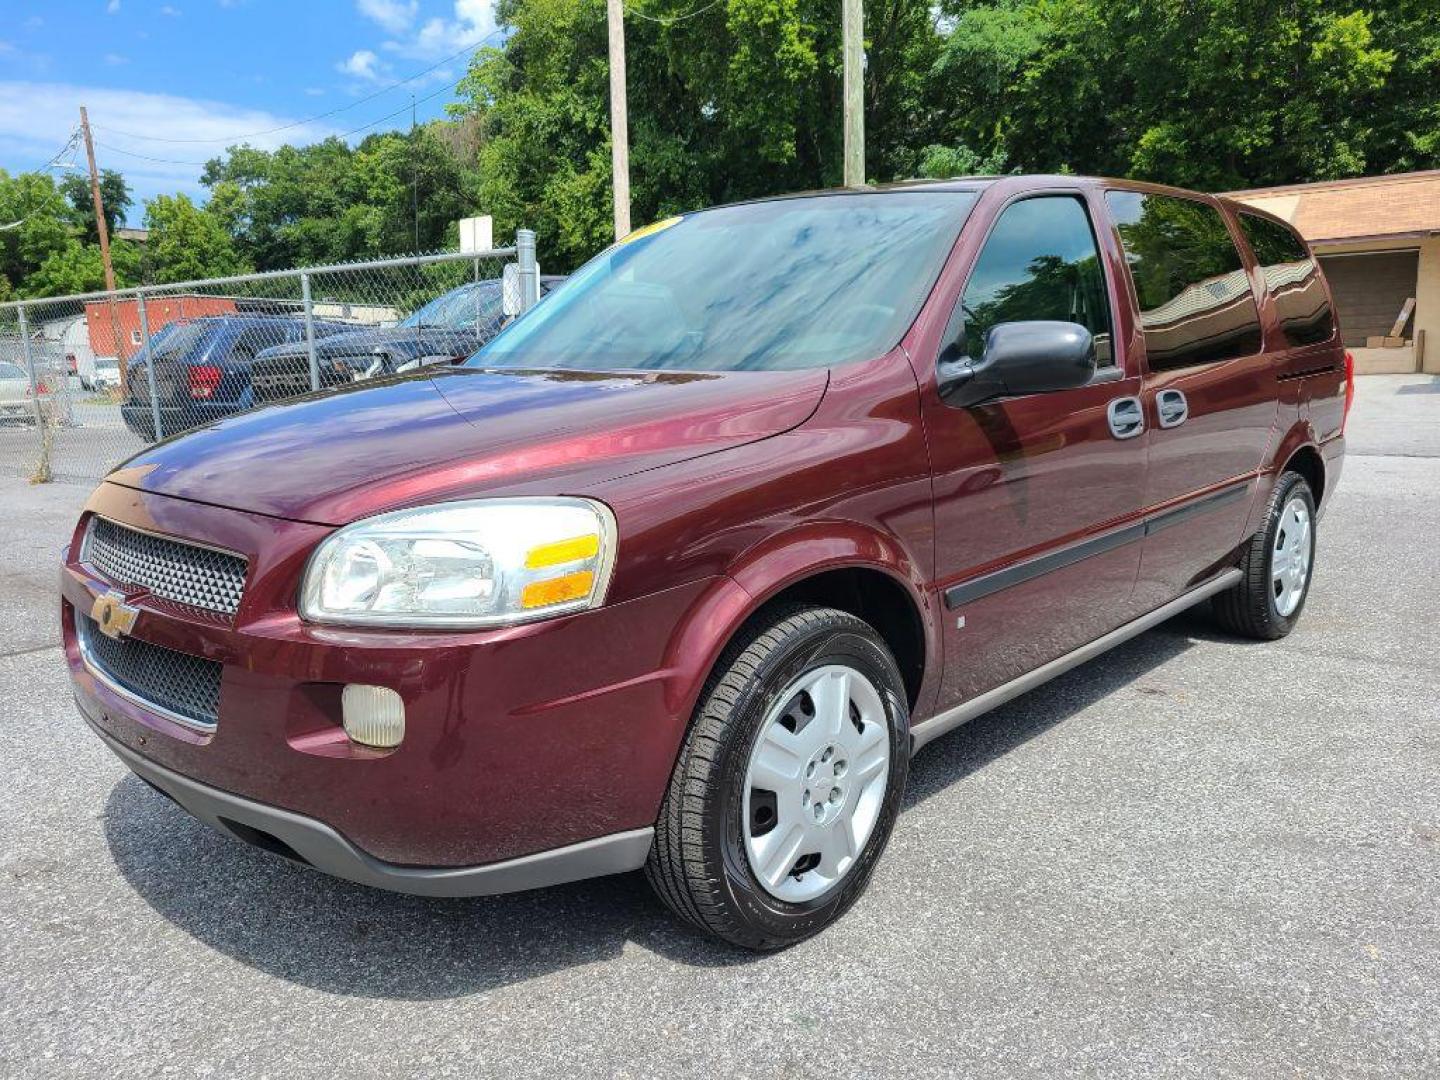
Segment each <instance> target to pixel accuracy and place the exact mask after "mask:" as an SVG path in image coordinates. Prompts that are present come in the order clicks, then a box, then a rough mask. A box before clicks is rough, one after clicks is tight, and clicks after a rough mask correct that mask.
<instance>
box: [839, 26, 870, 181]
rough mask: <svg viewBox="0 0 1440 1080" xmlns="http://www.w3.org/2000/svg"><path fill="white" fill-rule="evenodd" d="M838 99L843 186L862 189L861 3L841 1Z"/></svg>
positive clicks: (863, 64) (863, 142) (863, 100)
mask: <svg viewBox="0 0 1440 1080" xmlns="http://www.w3.org/2000/svg"><path fill="white" fill-rule="evenodd" d="M840 37H841V41H842V45H841V53H842V55H843V57H844V61H845V69H844V75H843V76H842V84H841V87H842V88H841V97H842V99H843V101H844V116H845V121H844V123H845V155H844V156H845V186H846V187H864V186H865V15H864V10H863V8H862V7H861V0H840Z"/></svg>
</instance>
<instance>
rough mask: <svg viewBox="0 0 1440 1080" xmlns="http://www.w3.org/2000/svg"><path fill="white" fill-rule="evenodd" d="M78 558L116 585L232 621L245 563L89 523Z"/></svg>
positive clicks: (242, 587) (159, 538)
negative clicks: (218, 615)
mask: <svg viewBox="0 0 1440 1080" xmlns="http://www.w3.org/2000/svg"><path fill="white" fill-rule="evenodd" d="M81 558H82V559H83V560H84V561H85V562H87V563H89V564H90V565H91V566H93V567H94V568H95V569H96V570H98V571H100V573H102V574H104V575H105V576H106V577H107V578H109V579H110V580H111V581H113V582H114V583H115V584H117V585H121V586H131V587H136V588H141V589H146V590H148V591H149V592H151V593H153V594H154V595H156V596H159V597H163V598H164V599H166V600H173V601H174V602H175V603H177V604H188V605H189V606H190V607H197V608H203V609H204V610H206V611H214V612H218V613H219V614H221V615H232V616H233V615H234V614H235V611H236V609H237V608H239V606H240V596H241V594H242V593H243V592H244V590H245V560H244V559H242V558H241V557H240V556H239V555H231V554H229V553H228V552H224V551H216V550H215V549H214V548H208V547H200V546H199V545H196V544H187V543H184V542H183V541H180V540H171V539H168V538H166V537H163V536H156V535H154V534H153V533H147V532H141V531H140V530H138V529H130V528H127V527H126V526H124V525H117V524H115V522H113V521H108V520H106V519H105V518H102V517H92V518H91V519H90V528H89V530H88V531H87V532H86V534H85V546H84V548H83V550H82V553H81Z"/></svg>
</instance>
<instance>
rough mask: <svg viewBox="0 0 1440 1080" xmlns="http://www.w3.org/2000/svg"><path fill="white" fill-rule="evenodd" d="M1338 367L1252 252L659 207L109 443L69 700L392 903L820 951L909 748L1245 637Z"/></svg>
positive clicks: (889, 815) (1272, 261) (74, 545)
mask: <svg viewBox="0 0 1440 1080" xmlns="http://www.w3.org/2000/svg"><path fill="white" fill-rule="evenodd" d="M1351 387H1352V381H1351V377H1350V370H1349V364H1348V361H1347V359H1346V356H1345V354H1344V353H1343V351H1342V348H1341V344H1340V337H1339V334H1338V333H1337V330H1336V325H1335V318H1334V314H1333V310H1332V306H1331V300H1330V296H1329V292H1328V289H1327V287H1326V284H1325V281H1324V278H1323V276H1322V275H1321V272H1320V268H1319V266H1318V264H1317V263H1316V261H1315V259H1314V257H1313V255H1312V254H1311V253H1310V252H1309V251H1308V249H1307V248H1306V246H1305V244H1304V242H1303V241H1302V240H1301V239H1300V238H1299V237H1298V236H1297V235H1296V234H1295V233H1294V232H1293V231H1292V230H1291V229H1290V228H1289V226H1287V225H1286V224H1285V223H1284V222H1283V221H1280V220H1278V219H1276V218H1274V217H1271V216H1269V215H1266V214H1264V213H1262V212H1260V211H1256V210H1252V209H1249V208H1247V207H1244V206H1241V205H1238V204H1235V203H1230V202H1227V201H1225V200H1219V199H1215V198H1212V197H1210V196H1206V195H1196V194H1192V193H1188V192H1183V191H1176V190H1172V189H1168V188H1161V187H1156V186H1152V185H1145V184H1136V183H1128V182H1122V181H1110V180H1092V179H1081V178H1076V177H1060V176H1054V177H1046V176H1042V177H1006V178H1003V179H975V180H963V179H962V180H954V181H947V182H941V183H917V184H905V185H899V186H896V187H892V188H887V189H884V190H862V191H843V192H842V191H837V192H826V193H821V194H814V195H800V196H794V197H789V198H777V199H769V200H764V201H759V202H752V203H746V204H742V205H736V206H727V207H720V208H717V209H711V210H705V211H701V212H698V213H692V214H686V215H684V216H681V217H677V218H673V219H670V220H668V221H663V222H660V223H658V224H656V225H653V226H651V227H649V228H647V229H642V230H640V231H638V232H636V233H634V234H632V235H631V236H630V237H629V238H627V239H626V240H625V241H623V242H621V243H619V244H617V245H615V246H614V247H612V248H610V249H609V250H607V251H605V252H603V253H602V254H600V255H598V256H597V257H596V258H594V259H593V260H591V261H590V262H589V263H588V264H586V266H585V267H583V268H582V269H581V270H580V271H579V272H578V273H577V274H576V275H575V276H573V277H572V278H571V279H570V280H569V282H568V283H567V284H565V285H564V286H563V287H562V288H560V289H559V290H557V291H556V292H555V293H554V294H553V295H552V296H551V297H550V298H549V299H547V300H546V302H545V303H544V304H541V305H540V306H538V307H536V308H535V309H534V310H533V311H531V312H529V313H528V314H527V315H526V316H525V317H523V318H522V319H520V320H518V321H517V322H516V323H514V324H513V325H512V326H511V327H509V328H508V329H507V330H506V331H505V332H503V333H502V334H500V335H499V336H498V337H497V338H495V339H494V340H493V341H491V342H490V343H489V344H488V345H486V346H485V347H484V348H482V349H481V350H480V352H479V353H477V354H476V355H475V356H474V357H473V358H471V359H470V360H469V361H468V362H467V363H466V364H465V365H464V366H461V367H458V368H449V369H444V370H439V369H427V370H426V371H423V372H419V373H416V374H415V375H413V376H407V377H400V378H394V379H390V380H388V381H382V382H378V383H366V384H361V385H358V386H355V387H353V388H345V389H336V390H329V391H322V392H320V393H318V394H313V395H310V396H308V397H306V398H302V399H299V400H297V401H293V402H289V403H286V404H282V405H276V406H272V407H270V408H266V409H262V410H260V411H257V412H252V413H249V414H247V415H243V416H236V417H232V418H229V419H226V420H223V421H220V422H217V423H215V424H213V425H212V426H210V427H207V428H204V429H202V430H199V431H196V432H193V433H192V434H189V435H187V436H184V437H182V438H179V439H176V440H172V441H170V442H167V443H163V444H160V445H157V446H155V447H152V448H150V449H148V450H146V451H145V452H143V453H142V454H140V455H139V456H137V457H135V458H133V459H131V460H130V461H129V462H127V463H126V464H125V465H123V466H122V467H120V468H118V469H116V470H115V471H114V472H113V473H112V474H111V475H110V476H109V477H107V478H106V480H105V482H104V483H103V484H101V485H100V487H99V489H98V490H97V491H96V492H95V494H94V495H93V496H92V497H91V499H90V501H89V503H88V505H87V506H86V509H85V512H84V514H83V515H82V517H81V519H80V521H79V523H78V525H77V527H76V530H75V533H74V537H73V539H72V541H71V543H70V544H69V546H68V548H67V551H66V553H65V565H64V570H63V573H62V575H61V577H62V581H61V585H62V593H63V603H62V617H63V622H64V636H65V649H66V655H67V658H68V660H69V666H70V671H71V674H72V677H73V679H74V686H75V692H76V697H77V699H78V701H79V704H80V708H81V710H82V712H83V713H84V715H85V717H86V719H87V720H88V721H89V722H90V724H91V725H92V726H93V727H94V729H95V730H96V732H97V733H98V734H99V736H100V737H101V738H102V739H103V740H104V741H105V743H106V744H107V745H108V746H109V747H110V748H111V749H112V750H114V752H115V753H116V754H118V755H119V756H120V757H121V758H122V759H123V760H124V762H125V763H126V764H127V765H128V766H129V767H130V768H131V769H133V770H134V771H135V772H136V773H137V774H139V776H140V777H141V778H143V779H144V780H146V781H147V782H149V783H150V784H152V785H153V786H154V787H156V788H157V789H159V790H160V791H161V792H163V793H164V794H166V795H167V796H169V797H170V798H172V799H173V800H174V801H175V802H177V803H179V804H180V805H181V806H182V807H184V808H185V809H186V810H187V811H189V812H190V813H192V814H194V815H195V816H196V817H198V818H200V819H202V820H203V821H206V822H208V823H210V824H211V825H214V826H216V827H218V828H220V829H222V830H224V831H225V832H227V833H230V834H231V835H233V836H236V837H238V838H240V839H242V840H245V841H247V842H249V843H251V844H253V845H256V846H258V847H262V848H265V849H267V850H269V851H272V852H275V853H278V854H280V855H283V856H285V857H287V858H289V859H292V860H294V861H296V862H300V863H304V864H306V865H308V866H311V867H315V868H317V869H320V870H323V871H326V872H328V873H330V874H334V875H337V876H339V877H343V878H348V879H350V880H352V881H357V882H362V883H364V884H367V885H375V886H380V887H383V888H389V889H396V890H401V891H405V892H412V893H420V894H425V895H430V896H462V895H476V894H484V893H494V892H501V891H506V890H513V889H526V888H532V887H536V886H543V885H549V884H553V883H556V882H563V881H572V880H575V879H579V878H584V877H588V876H592V875H597V874H606V873H613V872H617V871H627V870H635V869H639V868H641V867H643V868H645V871H646V873H647V874H648V876H649V878H650V880H651V882H652V883H653V884H654V886H655V888H656V890H657V891H658V892H659V894H660V896H661V897H662V898H663V899H664V900H665V902H666V903H667V904H669V905H670V906H671V907H672V908H673V909H674V910H675V911H676V912H677V913H679V914H680V915H682V916H683V917H685V918H686V919H688V920H690V921H691V922H693V923H694V924H696V925H697V926H699V927H701V928H703V929H705V930H707V931H710V932H712V933H714V934H717V935H719V936H721V937H723V938H725V939H727V940H729V941H731V942H735V943H738V944H740V945H743V946H748V947H751V948H756V949H769V948H776V947H780V946H784V945H787V944H790V943H793V942H795V941H798V940H800V939H802V938H804V937H806V936H807V935H810V934H813V933H815V932H816V931H818V930H819V929H821V928H822V927H824V926H825V925H826V924H827V923H829V922H831V921H832V920H834V919H835V918H837V917H838V916H839V915H840V914H841V913H842V912H844V911H845V909H846V908H847V907H848V906H849V905H850V904H851V903H853V902H854V901H855V899H856V897H857V896H858V895H859V894H860V892H861V891H862V890H863V889H864V887H865V884H866V881H867V879H868V878H869V876H870V874H871V872H872V870H873V869H874V865H875V862H876V860H877V859H878V858H879V856H880V853H881V851H882V850H883V848H884V846H885V843H886V840H887V839H888V837H889V835H890V831H891V828H892V826H893V825H894V822H895V817H896V813H897V810H898V808H899V806H900V802H901V796H902V793H903V789H904V786H905V780H906V773H907V770H908V765H909V760H910V757H911V755H912V754H913V753H914V752H915V751H916V750H918V749H919V748H920V747H922V746H924V745H925V744H926V743H928V742H930V741H931V740H932V739H934V738H936V737H937V736H939V735H942V734H944V733H945V732H947V731H949V730H951V729H952V728H954V727H956V726H957V725H959V724H962V723H964V722H965V721H967V720H969V719H970V718H972V717H974V716H976V715H978V714H980V713H982V712H984V711H985V710H986V709H989V708H991V707H993V706H995V705H997V704H999V703H1001V702H1004V701H1006V700H1008V699H1010V698H1013V697H1015V696H1016V695H1017V694H1019V693H1021V692H1023V691H1025V690H1027V689H1029V688H1031V687H1033V686H1036V685H1038V684H1039V683H1041V682H1043V681H1044V680H1046V679H1048V678H1051V677H1053V676H1055V675H1058V674H1060V673H1061V672H1063V671H1066V670H1067V669H1069V668H1072V667H1074V666H1075V665H1076V664H1079V663H1081V662H1083V661H1085V660H1088V659H1090V658H1091V657H1094V656H1097V655H1098V654H1100V653H1101V652H1103V651H1104V650H1106V649H1107V648H1109V647H1110V646H1112V645H1115V644H1117V643H1119V642H1121V641H1124V640H1125V639H1127V638H1129V637H1131V636H1133V635H1135V634H1138V633H1140V632H1141V631H1143V630H1145V629H1146V628H1148V627H1152V626H1154V625H1156V624H1157V623H1159V622H1161V621H1162V620H1164V619H1167V618H1169V617H1170V616H1172V615H1174V614H1175V613H1177V612H1179V611H1181V610H1183V609H1185V608H1188V607H1190V606H1191V605H1193V604H1197V603H1199V602H1201V601H1207V600H1208V601H1209V603H1210V606H1211V607H1212V608H1213V610H1214V613H1215V615H1216V617H1217V618H1218V619H1219V621H1220V622H1221V623H1222V624H1223V625H1224V626H1226V627H1228V628H1229V629H1230V630H1232V631H1234V632H1236V633H1239V634H1242V635H1245V636H1248V637H1256V638H1278V637H1281V636H1282V635H1284V634H1286V633H1288V632H1289V631H1290V629H1291V627H1293V626H1294V624H1295V622H1296V620H1297V619H1298V618H1299V616H1300V612H1301V610H1302V608H1303V607H1304V604H1305V596H1306V591H1307V589H1308V587H1309V584H1310V576H1311V569H1312V564H1313V555H1314V550H1315V523H1316V519H1317V517H1318V515H1319V512H1320V510H1321V509H1322V508H1323V507H1324V505H1325V502H1326V500H1327V498H1328V497H1329V495H1330V493H1331V492H1333V491H1334V489H1335V483H1336V480H1337V478H1338V476H1339V473H1340V466H1341V455H1342V453H1343V447H1344V440H1343V437H1342V430H1343V427H1344V422H1345V413H1346V410H1347V407H1348V405H1349V401H1350V396H1351Z"/></svg>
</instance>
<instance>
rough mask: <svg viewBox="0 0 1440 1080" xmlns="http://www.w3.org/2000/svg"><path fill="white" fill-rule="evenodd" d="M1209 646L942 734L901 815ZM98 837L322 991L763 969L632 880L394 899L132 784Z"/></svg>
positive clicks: (134, 879) (1132, 664)
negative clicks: (681, 969) (643, 956)
mask: <svg viewBox="0 0 1440 1080" xmlns="http://www.w3.org/2000/svg"><path fill="white" fill-rule="evenodd" d="M1208 636H1210V632H1209V630H1208V627H1207V626H1206V624H1205V623H1204V622H1203V620H1202V619H1201V617H1200V616H1197V615H1194V614H1187V615H1182V616H1180V617H1178V618H1177V619H1174V620H1171V621H1170V622H1169V623H1166V624H1164V625H1163V626H1161V627H1159V628H1157V629H1156V630H1153V631H1151V632H1149V633H1147V634H1144V635H1142V636H1141V637H1139V638H1137V639H1136V640H1134V641H1132V642H1129V643H1127V644H1126V645H1123V646H1121V647H1119V648H1118V649H1115V650H1114V651H1112V652H1111V653H1109V654H1108V655H1107V656H1105V657H1102V658H1100V659H1099V660H1096V661H1092V662H1091V663H1089V664H1086V665H1083V666H1082V667H1080V668H1078V669H1077V670H1075V671H1072V672H1070V673H1068V674H1066V675H1064V676H1062V677H1060V678H1059V679H1056V680H1055V681H1053V682H1051V683H1049V684H1048V685H1046V686H1044V687H1041V688H1040V689H1038V690H1035V691H1032V692H1031V693H1029V694H1026V695H1025V696H1023V697H1021V698H1018V699H1016V700H1015V701H1013V702H1011V703H1010V704H1008V705H1005V706H1003V707H1002V708H1000V709H997V710H995V711H993V712H991V713H989V714H987V715H985V716H982V717H980V718H979V719H977V720H975V721H973V722H972V723H970V724H968V725H966V726H965V727H963V728H961V729H959V730H958V731H956V732H954V733H952V734H950V735H947V736H946V737H945V738H943V739H941V740H939V741H938V742H936V743H935V744H933V746H932V747H931V748H929V749H927V750H926V751H925V752H924V753H922V754H920V755H919V756H918V757H917V758H916V759H915V762H914V765H913V767H912V769H911V773H910V786H909V791H908V793H907V796H906V800H905V805H906V806H907V807H908V806H913V805H916V804H917V803H919V802H922V801H923V800H925V799H927V798H929V797H930V796H931V795H934V794H935V793H937V792H939V791H942V790H944V789H945V788H946V787H948V786H950V785H952V784H955V783H958V782H960V781H962V780H964V779H965V777H966V776H968V775H970V774H971V773H972V772H975V771H976V770H978V769H981V768H983V767H984V766H985V765H986V764H987V763H988V762H990V761H993V760H995V759H996V758H998V757H1001V756H1002V755H1004V754H1006V753H1008V752H1009V751H1011V750H1013V749H1015V748H1016V747H1018V746H1020V745H1022V744H1023V743H1025V742H1027V741H1028V740H1030V739H1032V738H1034V737H1035V736H1037V735H1039V734H1042V733H1043V732H1045V731H1047V730H1049V729H1050V728H1052V727H1054V726H1055V725H1056V724H1059V723H1061V722H1062V721H1064V720H1065V719H1067V718H1068V717H1070V716H1072V715H1074V714H1075V713H1077V712H1079V711H1080V710H1082V709H1084V708H1086V707H1087V706H1089V705H1091V704H1093V703H1094V702H1096V701H1099V700H1100V699H1101V698H1104V697H1105V696H1107V695H1108V694H1110V693H1112V692H1115V691H1117V690H1121V689H1123V688H1125V687H1127V686H1130V685H1132V684H1136V683H1137V681H1138V680H1141V679H1142V678H1143V677H1144V676H1145V675H1146V674H1147V673H1149V672H1150V671H1151V670H1153V669H1154V668H1155V667H1156V666H1158V665H1159V664H1162V663H1164V662H1165V661H1167V660H1170V659H1172V658H1173V657H1175V656H1177V655H1179V654H1180V653H1182V652H1184V651H1185V650H1186V649H1187V648H1189V647H1190V644H1191V642H1192V640H1194V639H1197V638H1199V639H1204V638H1206V637H1208ZM899 827H901V828H903V827H904V819H903V818H902V819H901V822H900V825H899ZM105 834H106V839H107V841H108V843H109V845H110V851H111V853H112V855H113V856H114V859H115V864H116V866H117V867H118V868H119V870H120V873H121V874H123V875H124V877H125V879H126V880H127V881H128V882H129V883H130V884H131V885H132V886H133V887H134V888H135V890H136V892H137V893H138V894H139V895H140V896H141V897H142V898H144V899H145V901H146V902H147V903H149V904H150V906H151V907H153V908H154V909H155V910H156V911H157V912H159V913H160V914H161V915H163V916H164V917H165V918H166V919H168V920H169V921H170V922H171V923H173V924H174V925H176V926H178V927H179V928H180V929H182V930H184V931H185V932H187V933H189V934H191V935H192V936H194V937H195V938H197V939H199V940H200V941H202V942H204V943H205V944H206V945H209V946H210V947H212V948H214V949H217V950H219V951H220V952H223V953H225V954H227V955H229V956H231V957H234V958H235V959H236V960H239V961H241V962H242V963H245V964H248V965H250V966H251V967H254V968H257V969H259V970H261V971H264V972H266V973H268V974H270V975H274V976H278V977H279V978H283V979H287V980H289V981H291V982H295V983H299V984H301V985H304V986H310V987H314V988H316V989H319V990H324V991H328V992H331V993H337V994H349V995H355V996H360V997H379V998H402V999H429V998H445V997H461V996H465V995H468V994H475V993H480V992H483V991H486V990H490V989H494V988H497V987H501V986H506V985H509V984H511V983H516V982H523V981H525V980H527V979H531V978H535V977H536V976H540V975H544V974H547V973H548V972H552V971H557V970H561V969H564V968H569V967H574V966H577V965H581V964H589V963H594V962H596V961H601V960H606V959H609V958H611V957H614V956H618V955H619V954H620V952H621V951H622V949H624V947H625V946H626V944H627V943H634V944H635V945H636V946H638V947H640V948H642V949H645V950H647V951H651V952H656V953H658V954H660V955H661V956H664V957H665V958H667V959H669V960H672V961H675V962H677V963H681V964H687V965H692V966H697V967H721V966H728V965H735V964H745V963H749V962H753V961H755V960H757V959H760V957H758V956H755V955H752V954H749V953H745V952H741V951H739V950H737V949H732V948H730V947H728V946H726V945H724V944H723V943H720V942H718V941H712V940H710V939H708V938H706V937H704V936H703V935H701V934H698V933H696V932H694V931H692V930H691V929H689V928H688V927H687V926H685V925H682V924H681V923H680V922H679V921H678V920H676V919H674V918H673V917H672V916H671V915H670V914H669V913H668V911H666V910H665V909H664V908H663V907H662V906H661V904H660V903H659V901H658V900H656V899H655V898H654V897H653V896H652V895H651V893H650V891H649V887H648V886H647V885H646V883H645V881H644V879H643V877H642V876H641V875H640V874H626V875H623V876H618V877H610V878H598V879H595V880H593V881H585V882H578V883H576V884H573V885H565V886H559V887H557V888H552V889H541V890H538V891H533V892H528V893H519V894H515V895H510V896H498V897H481V898H475V899H466V900H431V899H424V898H420V897H412V896H402V895H399V894H396V893H387V892H383V891H380V890H378V889H370V888H365V887H363V886H359V885H352V884H350V883H348V882H344V881H338V880H335V879H333V878H329V877H326V876H324V875H322V874H319V873H316V872H314V871H311V870H307V869H305V868H303V867H298V866H294V865H291V864H289V863H287V862H285V861H284V860H282V859H279V858H276V857H275V856H272V855H268V854H264V853H262V852H259V851H256V850H254V849H252V848H249V847H246V846H245V845H243V844H241V843H240V842H238V841H235V840H231V839H229V838H227V837H223V836H221V835H219V834H218V833H215V832H213V831H212V830H210V829H209V828H207V827H206V826H204V825H201V824H200V823H199V822H196V821H194V820H193V819H191V818H190V817H188V816H187V815H186V814H185V813H184V812H183V811H181V810H180V809H179V808H178V807H176V806H174V805H173V804H172V803H170V802H169V800H167V799H165V798H163V797H161V796H160V795H158V794H157V793H155V792H154V791H152V790H151V789H150V788H149V787H147V786H146V785H145V784H143V783H142V782H140V781H139V780H138V779H136V778H135V777H133V776H127V777H126V778H125V779H123V780H122V781H120V782H119V783H118V784H116V785H115V787H114V788H113V789H112V791H111V793H110V798H109V800H108V802H107V805H106V814H105ZM882 866H883V862H882ZM882 872H883V871H882ZM915 887H916V888H923V887H924V884H923V882H916V883H915Z"/></svg>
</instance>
